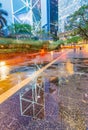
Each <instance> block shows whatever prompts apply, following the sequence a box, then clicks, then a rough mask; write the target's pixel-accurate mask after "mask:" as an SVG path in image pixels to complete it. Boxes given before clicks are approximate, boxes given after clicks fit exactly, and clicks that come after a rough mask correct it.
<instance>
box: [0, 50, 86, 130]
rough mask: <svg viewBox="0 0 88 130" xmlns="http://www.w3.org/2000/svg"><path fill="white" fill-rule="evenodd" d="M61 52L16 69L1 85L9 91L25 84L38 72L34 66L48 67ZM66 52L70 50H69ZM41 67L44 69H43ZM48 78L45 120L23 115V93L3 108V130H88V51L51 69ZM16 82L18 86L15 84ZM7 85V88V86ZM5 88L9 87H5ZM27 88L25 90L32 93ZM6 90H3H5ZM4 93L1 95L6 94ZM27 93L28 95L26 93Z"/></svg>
mask: <svg viewBox="0 0 88 130" xmlns="http://www.w3.org/2000/svg"><path fill="white" fill-rule="evenodd" d="M63 51H64V50H62V51H61V52H56V53H54V54H52V52H51V53H50V54H49V55H45V56H42V57H41V58H40V57H39V56H37V58H35V59H32V61H31V64H30V62H28V61H27V62H25V63H21V64H19V65H16V66H7V67H8V68H9V72H8V73H7V74H6V76H4V78H5V79H3V77H2V80H1V81H0V87H1V86H3V88H4V90H6V89H5V88H6V87H8V86H9V85H10V87H12V85H14V84H16V83H18V82H20V81H22V80H23V79H25V78H26V77H28V76H30V74H31V73H33V72H34V71H35V70H36V67H35V66H34V64H33V63H35V64H36V63H37V64H42V66H44V65H46V64H47V63H48V62H50V61H52V60H53V59H54V58H56V57H57V56H59V55H61V54H62V53H63ZM65 51H66V50H65ZM42 66H40V67H42ZM41 76H42V77H43V78H44V79H43V81H44V88H45V91H44V99H45V106H44V111H43V112H44V115H45V116H44V117H43V119H39V118H38V117H37V118H36V119H34V118H32V117H30V116H27V115H26V116H25V115H24V113H23V114H22V113H21V110H20V108H21V105H22V104H20V103H21V102H20V100H22V99H20V97H19V95H20V93H21V92H22V90H21V91H19V92H17V93H16V94H14V95H13V96H12V97H11V98H9V99H8V100H6V101H5V102H4V103H2V104H1V105H0V130H54V129H55V130H67V129H68V130H87V128H88V51H87V49H82V50H78V49H77V50H72V51H71V52H69V53H68V55H67V54H66V55H65V56H64V57H62V58H61V59H60V60H59V61H57V62H55V63H54V64H53V65H51V66H50V67H49V68H47V69H46V70H45V71H44V72H43V73H42V74H41ZM14 80H15V82H14ZM4 83H6V84H4ZM5 85H7V86H6V87H5ZM28 86H30V85H27V86H26V87H25V88H26V89H25V90H26V91H27V92H28V91H29V89H27V88H28ZM1 89H2V88H1ZM4 90H0V92H4ZM23 92H24V91H23Z"/></svg>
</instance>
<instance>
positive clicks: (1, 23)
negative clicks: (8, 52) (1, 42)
mask: <svg viewBox="0 0 88 130" xmlns="http://www.w3.org/2000/svg"><path fill="white" fill-rule="evenodd" d="M5 16H8V13H7V12H6V11H5V10H3V9H2V4H1V3H0V36H2V35H4V34H3V28H4V27H5V26H7V20H6V18H5Z"/></svg>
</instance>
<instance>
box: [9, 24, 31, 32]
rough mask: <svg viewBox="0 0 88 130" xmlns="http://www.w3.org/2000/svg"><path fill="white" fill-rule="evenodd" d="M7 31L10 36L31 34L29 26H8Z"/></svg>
mask: <svg viewBox="0 0 88 130" xmlns="http://www.w3.org/2000/svg"><path fill="white" fill-rule="evenodd" d="M9 30H10V32H11V33H12V34H31V30H32V28H31V26H30V25H29V24H20V23H16V24H12V25H11V26H9Z"/></svg>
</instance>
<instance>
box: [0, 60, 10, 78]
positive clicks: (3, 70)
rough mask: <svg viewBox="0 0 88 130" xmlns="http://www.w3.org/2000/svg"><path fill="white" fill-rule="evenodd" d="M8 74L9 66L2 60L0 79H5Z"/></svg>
mask: <svg viewBox="0 0 88 130" xmlns="http://www.w3.org/2000/svg"><path fill="white" fill-rule="evenodd" d="M8 74H9V67H8V66H7V65H6V63H5V62H4V61H3V62H0V80H5V79H6V78H7V75H8Z"/></svg>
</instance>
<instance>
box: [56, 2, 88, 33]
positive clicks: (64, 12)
mask: <svg viewBox="0 0 88 130" xmlns="http://www.w3.org/2000/svg"><path fill="white" fill-rule="evenodd" d="M84 4H88V0H59V4H58V10H59V14H58V25H59V27H58V31H59V32H65V28H64V27H65V22H66V19H67V17H68V16H69V15H71V14H72V13H74V12H75V11H76V10H78V9H79V8H80V7H81V6H83V5H84Z"/></svg>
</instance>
